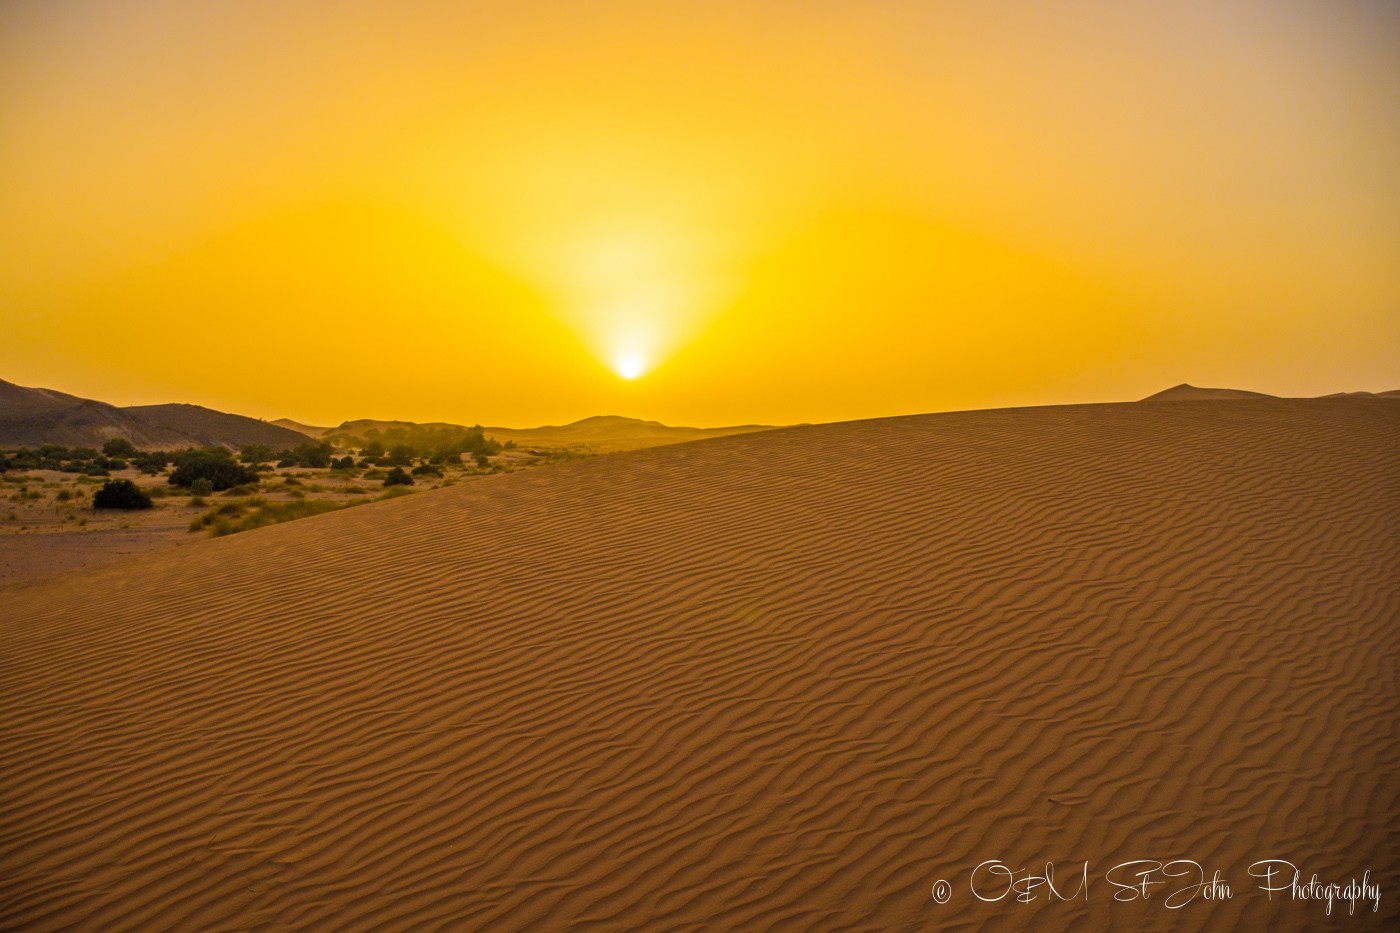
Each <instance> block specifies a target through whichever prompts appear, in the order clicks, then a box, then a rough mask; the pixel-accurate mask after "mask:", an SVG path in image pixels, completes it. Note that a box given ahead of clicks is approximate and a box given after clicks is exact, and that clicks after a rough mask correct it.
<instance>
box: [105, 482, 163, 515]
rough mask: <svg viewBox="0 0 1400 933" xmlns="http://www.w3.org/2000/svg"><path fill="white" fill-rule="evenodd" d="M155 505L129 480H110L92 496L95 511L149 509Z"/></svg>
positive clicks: (144, 492)
mask: <svg viewBox="0 0 1400 933" xmlns="http://www.w3.org/2000/svg"><path fill="white" fill-rule="evenodd" d="M154 504H155V503H153V502H151V497H150V496H148V495H147V494H146V491H145V490H144V489H142V488H141V487H140V486H137V485H136V484H135V483H133V482H132V481H131V480H129V479H114V480H108V481H107V482H105V483H103V484H102V488H101V489H99V490H97V492H95V493H93V495H92V507H93V508H94V509H149V508H151V507H152V506H153V505H154Z"/></svg>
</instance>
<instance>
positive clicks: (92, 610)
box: [0, 399, 1400, 930]
mask: <svg viewBox="0 0 1400 933" xmlns="http://www.w3.org/2000/svg"><path fill="white" fill-rule="evenodd" d="M1397 442H1400V415H1397V414H1396V413H1395V410H1394V409H1392V408H1391V407H1390V406H1387V405H1377V404H1372V403H1367V402H1365V401H1361V400H1353V399H1336V400H1307V401H1301V400H1300V401H1294V400H1247V399H1246V400H1239V401H1237V402H1232V403H1231V404H1228V405H1182V404H1180V403H1170V402H1163V403H1153V402H1140V403H1133V404H1123V405H1102V406H1074V407H1059V408H1042V409H1023V410H1010V411H993V412H970V413H956V414H943V415H929V416H919V417H908V418H893V419H884V420H877V421H867V422H853V423H845V424H834V425H822V426H815V427H802V428H791V429H780V430H776V431H771V432H765V433H761V434H749V435H740V436H734V437H727V438H722V439H719V440H709V441H703V442H700V443H695V444H683V445H678V446H672V447H665V448H657V449H652V450H645V451H638V452H634V453H629V454H622V455H616V456H608V457H599V458H594V459H589V460H584V461H579V462H575V463H570V464H566V465H562V466H559V467H556V468H552V469H549V470H540V471H533V472H529V473H520V474H514V475H506V476H497V477H491V478H489V479H487V480H483V481H481V482H478V483H474V484H469V485H466V486H458V487H452V488H448V489H443V490H439V491H436V492H432V493H426V494H423V495H419V496H414V497H410V498H407V499H401V500H395V501H390V502H383V503H377V504H374V505H369V506H364V507H361V508H358V509H353V510H350V511H347V512H340V513H334V514H330V515H325V516H320V517H317V518H311V519H306V520H304V521H300V522H296V523H293V524H290V525H282V526H275V527H270V528H266V529H262V530H259V531H255V532H250V533H247V534H244V535H239V536H235V537H232V538H225V539H219V540H214V541H209V542H207V543H204V544H201V545H200V546H199V547H193V548H186V549H182V550H180V551H179V552H174V553H167V554H161V555H158V556H156V557H154V558H149V559H145V560H141V559H133V560H130V561H126V562H123V563H121V564H116V565H112V566H109V567H106V568H102V569H100V570H97V571H93V572H90V573H88V574H86V575H83V576H82V577H72V578H69V579H66V580H59V581H55V582H50V583H46V584H32V585H20V586H14V587H10V588H8V589H6V590H4V591H3V593H2V594H0V595H3V598H4V602H3V605H4V610H3V622H0V684H3V688H0V730H3V740H0V748H3V749H4V754H3V756H0V827H3V829H0V834H2V835H0V839H3V845H2V846H0V876H3V878H4V883H3V891H0V927H4V928H6V929H17V928H19V929H35V930H56V929H69V928H81V929H94V930H96V929H101V930H123V929H161V930H171V929H191V930H194V929H198V930H235V929H304V928H317V929H327V930H331V929H333V930H386V929H410V928H411V929H429V930H430V929H463V928H476V929H492V930H503V929H522V930H523V929H535V930H538V929H565V928H568V929H616V930H635V929H732V930H764V929H807V930H834V929H867V930H903V929H908V930H929V929H977V928H982V927H986V928H989V929H1025V928H1027V927H1034V928H1039V929H1051V930H1053V929H1069V928H1075V929H1106V928H1109V927H1110V926H1111V927H1113V928H1117V929H1231V928H1238V929H1275V930H1290V929H1304V928H1310V929H1317V928H1329V927H1337V928H1345V929H1377V928H1382V927H1384V926H1390V927H1391V928H1393V926H1394V923H1395V921H1396V919H1397V916H1400V913H1397V904H1400V891H1398V890H1397V889H1396V887H1395V885H1396V882H1397V881H1400V839H1398V838H1397V833H1396V829H1395V827H1396V826H1397V825H1400V807H1398V806H1397V790H1400V787H1398V786H1397V784H1396V782H1395V777H1394V776H1395V773H1396V768H1397V765H1400V740H1397V733H1396V712H1397V683H1396V670H1397V668H1396V661H1397V649H1398V648H1400V634H1397V630H1396V620H1397V617H1400V582H1398V581H1397V577H1396V573H1395V568H1396V566H1397V562H1400V537H1398V536H1397V528H1400V445H1398V444H1397ZM994 858H998V859H1002V860H1004V861H1005V862H1007V863H1008V864H1010V865H1012V866H1014V867H1027V868H1031V867H1040V866H1043V864H1044V863H1045V861H1046V860H1054V861H1055V862H1056V863H1057V864H1058V865H1059V870H1060V872H1062V873H1063V875H1071V874H1073V872H1074V871H1075V870H1077V864H1075V865H1072V864H1071V863H1082V862H1083V861H1084V860H1086V859H1087V860H1089V862H1090V874H1091V881H1090V889H1089V898H1088V901H1087V902H1085V901H1083V900H1075V901H1069V902H1056V903H1044V902H1043V901H1039V900H1038V901H1037V902H1036V903H1034V904H1015V903H1010V902H1000V903H981V902H978V901H976V900H975V899H974V898H973V897H972V895H971V894H970V893H969V890H968V884H969V877H970V875H971V872H972V869H973V868H974V866H976V865H977V864H978V863H980V862H982V861H984V860H987V859H994ZM1172 858H1190V859H1195V860H1196V861H1198V862H1200V863H1202V864H1203V865H1204V866H1205V867H1206V869H1207V871H1211V870H1214V869H1220V870H1221V871H1222V873H1223V874H1224V875H1225V876H1226V877H1227V878H1228V880H1229V882H1230V884H1231V886H1232V888H1233V890H1234V894H1235V898H1234V899H1233V900H1229V901H1224V902H1207V901H1203V900H1197V901H1195V902H1193V903H1191V904H1189V905H1187V906H1186V907H1185V908H1183V909H1181V910H1168V909H1166V908H1165V907H1164V905H1163V903H1162V898H1161V897H1158V898H1154V899H1153V900H1150V901H1146V902H1142V901H1138V902H1133V903H1115V902H1114V901H1113V889H1112V888H1111V887H1110V886H1109V885H1108V884H1107V883H1105V881H1104V880H1102V879H1103V874H1104V872H1105V871H1106V870H1107V869H1109V868H1110V867H1112V866H1113V865H1115V864H1117V863H1120V862H1124V861H1127V860H1129V859H1162V860H1166V859H1172ZM1266 858H1287V859H1290V860H1291V861H1293V862H1295V863H1296V864H1297V865H1298V866H1299V867H1300V868H1302V869H1303V870H1304V871H1305V872H1306V873H1308V874H1313V873H1316V874H1317V875H1318V876H1319V877H1320V878H1321V879H1323V880H1324V881H1326V880H1342V881H1345V880H1347V879H1349V878H1351V877H1353V876H1355V877H1358V878H1359V877H1360V876H1361V875H1362V873H1363V872H1365V871H1368V870H1369V871H1370V872H1371V873H1372V879H1373V880H1378V881H1379V883H1380V884H1381V885H1382V887H1383V899H1382V900H1381V902H1380V911H1379V912H1378V913H1370V912H1369V906H1368V907H1367V908H1366V909H1367V911H1368V912H1366V913H1365V914H1358V915H1357V916H1354V917H1348V916H1347V915H1346V913H1345V909H1346V908H1345V905H1342V906H1341V907H1339V908H1336V909H1334V916H1333V917H1332V918H1331V920H1330V921H1329V920H1328V918H1327V917H1326V916H1325V914H1324V913H1323V910H1324V907H1323V906H1322V905H1319V904H1317V903H1299V902H1293V901H1284V900H1277V899H1276V900H1274V901H1272V902H1270V901H1267V900H1265V899H1264V897H1263V895H1262V894H1260V893H1258V892H1257V891H1255V890H1253V889H1252V888H1251V887H1250V884H1249V881H1250V879H1249V878H1248V877H1247V875H1246V874H1245V869H1246V866H1247V865H1249V864H1250V863H1251V862H1254V861H1256V860H1260V859H1266ZM938 879H946V880H948V881H950V882H952V885H953V893H952V899H951V901H950V902H949V903H947V904H944V905H938V904H936V903H934V902H933V900H932V899H931V897H930V888H931V885H933V883H934V882H935V881H936V880H938Z"/></svg>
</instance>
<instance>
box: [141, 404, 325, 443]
mask: <svg viewBox="0 0 1400 933" xmlns="http://www.w3.org/2000/svg"><path fill="white" fill-rule="evenodd" d="M123 411H128V412H131V413H132V414H134V415H136V416H137V417H140V418H144V419H145V420H146V421H149V422H150V423H151V424H154V425H157V426H158V427H162V428H165V429H167V430H171V431H175V432H178V433H180V434H183V435H185V436H187V437H191V438H194V439H195V440H196V441H197V442H198V443H199V444H208V445H212V446H219V445H224V446H230V447H242V446H243V445H245V444H266V445H267V446H268V447H271V448H272V449H273V450H282V449H284V448H288V447H295V446H296V445H298V444H305V443H306V435H304V434H302V433H301V432H299V431H293V430H290V429H288V428H283V427H278V426H277V425H275V424H268V423H267V422H266V421H259V420H258V419H256V418H247V417H244V416H243V415H230V414H227V413H225V412H222V411H215V410H214V409H212V408H204V407H203V406H201V405H184V404H178V403H177V404H168V405H132V406H131V407H129V408H125V409H123Z"/></svg>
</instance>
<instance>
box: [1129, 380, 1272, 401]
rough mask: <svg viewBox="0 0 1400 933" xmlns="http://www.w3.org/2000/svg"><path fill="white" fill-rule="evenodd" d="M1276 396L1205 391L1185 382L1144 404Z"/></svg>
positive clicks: (1227, 391) (1223, 390)
mask: <svg viewBox="0 0 1400 933" xmlns="http://www.w3.org/2000/svg"><path fill="white" fill-rule="evenodd" d="M1277 397H1278V396H1276V395H1265V394H1264V393H1263V392H1247V391H1245V390H1244V389H1203V388H1201V387H1199V386H1193V385H1190V384H1189V383H1185V382H1183V383H1182V384H1181V385H1179V386H1172V387H1171V388H1170V389H1163V390H1162V391H1161V392H1158V393H1156V394H1154V395H1149V396H1148V397H1147V398H1145V399H1143V400H1142V401H1144V402H1201V401H1207V400H1210V399H1237V398H1277Z"/></svg>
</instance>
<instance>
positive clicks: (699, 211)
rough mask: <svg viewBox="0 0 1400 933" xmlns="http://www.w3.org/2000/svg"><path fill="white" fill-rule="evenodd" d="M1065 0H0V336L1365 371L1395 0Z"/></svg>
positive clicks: (352, 368) (704, 411) (1392, 81)
mask: <svg viewBox="0 0 1400 933" xmlns="http://www.w3.org/2000/svg"><path fill="white" fill-rule="evenodd" d="M1008 6H1009V7H1010V8H1009V9H1008V8H1007V7H1008ZM1073 7H1074V8H1073V9H1072V10H1068V11H1067V10H1065V9H1062V5H1056V4H1044V3H1038V2H1032V0H1008V3H1007V4H1000V5H985V4H982V5H979V4H960V3H951V2H932V0H930V2H923V3H909V2H902V0H898V2H897V0H869V2H864V3H822V4H814V3H810V2H798V0H773V2H771V3H762V4H755V3H752V2H749V0H711V2H708V3H705V4H694V3H685V4H681V3H675V2H671V0H599V2H597V3H587V4H569V3H562V2H548V0H518V2H512V3H509V4H454V3H442V2H430V0H404V2H403V3H396V4H382V3H373V2H369V0H347V2H345V3H343V4H338V5H337V15H336V16H334V17H327V16H326V15H325V13H324V11H323V10H321V9H320V7H319V6H318V5H315V4H270V3H264V4H180V3H135V2H124V0H108V2H103V3H93V4H81V5H76V6H75V5H73V4H55V3H8V4H0V100H3V101H4V102H5V105H4V107H3V114H2V115H0V134H2V135H3V138H4V144H3V145H0V204H3V205H4V206H5V207H4V210H0V378H3V379H7V380H9V381H13V382H19V383H21V384H27V385H47V386H52V387H54V388H58V389H61V390H64V391H68V392H72V393H75V394H79V395H85V396H91V397H96V398H100V399H104V400H107V401H111V402H115V403H119V404H139V403H149V402H167V401H189V402H197V403H201V404H205V405H210V406H212V407H218V408H223V409H225V410H232V411H237V412H240V413H244V414H250V415H255V416H261V417H267V418H277V417H282V416H291V417H295V418H297V419H298V420H301V421H304V422H311V423H321V424H335V423H338V422H339V421H341V420H343V419H346V418H355V417H403V418H412V419H414V420H423V421H429V420H445V421H457V422H466V423H473V422H476V421H481V422H482V423H485V424H501V425H529V424H542V423H559V422H562V421H567V420H572V419H574V418H581V417H585V416H588V415H593V414H599V413H604V412H615V413H619V414H628V415H633V416H638V417H644V418H653V419H658V420H662V421H668V422H671V423H680V424H698V425H715V424H726V423H742V422H768V423H790V422H796V421H825V420H838V419H843V418H855V417H868V416H877V415H884V414H895V413H901V412H915V411H933V410H940V409H951V408H975V407H991V406H999V405H1013V404H1038V403H1053V402H1074V401H1095V400H1107V399H1127V398H1134V397H1140V396H1143V395H1147V394H1149V393H1150V392H1153V391H1156V390H1158V389H1160V388H1162V387H1164V386H1169V385H1174V384H1176V383H1180V382H1192V383H1195V384H1200V385H1237V386H1240V387H1242V388H1249V389H1256V390H1259V391H1265V392H1272V393H1276V394H1283V395H1311V394H1322V393H1325V392H1332V391H1339V390H1344V389H1370V390H1383V389H1390V388H1395V387H1397V386H1400V357H1397V355H1396V354H1395V352H1394V349H1393V348H1394V347H1396V346H1400V315H1397V314H1395V308H1396V307H1400V266H1397V264H1396V262H1395V257H1396V256H1400V223H1397V222H1396V216H1395V212H1394V210H1393V208H1392V206H1393V205H1394V204H1396V203H1400V173H1396V172H1395V170H1394V159H1393V158H1392V157H1391V156H1392V154H1393V153H1395V152H1396V151H1400V113H1398V112H1397V111H1396V109H1395V108H1394V106H1393V100H1394V89H1395V88H1397V87H1400V57H1397V56H1395V55H1394V49H1393V48H1392V45H1393V43H1391V42H1389V41H1388V39H1389V37H1391V36H1394V35H1395V34H1396V31H1397V29H1400V7H1397V5H1395V4H1353V5H1348V8H1347V12H1346V14H1345V15H1340V14H1336V13H1335V11H1334V10H1332V9H1331V8H1330V7H1328V6H1327V5H1325V4H1324V5H1318V4H1309V3H1303V2H1276V3H1252V4H1224V5H1220V4H1211V3H1204V2H1200V3H1183V4H1123V3H1121V2H1118V0H1086V2H1085V3H1081V4H1075V5H1073ZM192 328H193V329H194V330H192ZM196 331H197V332H198V333H199V334H201V335H206V336H197V337H192V336H191V334H192V333H195V332H196ZM230 335H234V336H230ZM235 346H236V347H238V348H243V349H241V350H237V351H236V350H235V349H234V348H235ZM270 347H276V348H288V349H278V350H276V351H269V350H268V348H270ZM290 348H296V349H295V351H293V350H291V349H290ZM208 361H217V362H216V363H215V364H214V365H210V364H209V362H208ZM629 374H631V375H630V376H629ZM643 375H645V378H644V379H643V378H639V377H641V376H643ZM619 377H622V378H619Z"/></svg>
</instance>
